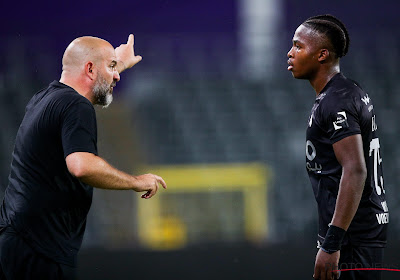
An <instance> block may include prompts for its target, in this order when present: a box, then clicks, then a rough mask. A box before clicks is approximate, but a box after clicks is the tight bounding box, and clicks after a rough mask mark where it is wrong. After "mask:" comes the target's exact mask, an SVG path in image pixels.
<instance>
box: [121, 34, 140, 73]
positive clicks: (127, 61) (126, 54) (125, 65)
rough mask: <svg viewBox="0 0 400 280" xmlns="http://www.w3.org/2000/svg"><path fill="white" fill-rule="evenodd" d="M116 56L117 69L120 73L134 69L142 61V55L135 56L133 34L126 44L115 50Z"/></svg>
mask: <svg viewBox="0 0 400 280" xmlns="http://www.w3.org/2000/svg"><path fill="white" fill-rule="evenodd" d="M115 55H116V56H117V69H118V72H119V73H121V72H122V71H124V70H126V69H129V68H131V67H133V66H134V65H135V64H137V63H138V62H139V61H141V60H142V57H141V56H140V55H135V50H134V37H133V34H130V35H129V37H128V42H127V43H126V44H121V45H120V46H119V47H117V48H116V49H115Z"/></svg>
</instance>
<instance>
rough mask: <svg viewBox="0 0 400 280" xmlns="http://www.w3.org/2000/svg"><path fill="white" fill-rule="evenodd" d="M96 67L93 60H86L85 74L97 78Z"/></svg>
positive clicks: (92, 78)
mask: <svg viewBox="0 0 400 280" xmlns="http://www.w3.org/2000/svg"><path fill="white" fill-rule="evenodd" d="M95 70H96V69H95V68H94V64H93V62H91V61H88V62H86V64H85V74H86V75H87V76H88V77H89V78H90V79H91V80H94V79H95V78H96V71H95Z"/></svg>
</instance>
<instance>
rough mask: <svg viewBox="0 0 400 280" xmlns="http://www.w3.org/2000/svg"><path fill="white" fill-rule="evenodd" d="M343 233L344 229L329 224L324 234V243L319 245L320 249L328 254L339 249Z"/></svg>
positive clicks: (344, 232)
mask: <svg viewBox="0 0 400 280" xmlns="http://www.w3.org/2000/svg"><path fill="white" fill-rule="evenodd" d="M345 234H346V231H345V230H344V229H342V228H340V227H337V226H334V225H330V226H329V229H328V232H327V233H326V235H325V240H324V243H322V245H321V250H322V251H324V252H325V253H328V254H332V253H335V252H337V251H339V250H340V247H341V246H342V241H343V239H344V236H345Z"/></svg>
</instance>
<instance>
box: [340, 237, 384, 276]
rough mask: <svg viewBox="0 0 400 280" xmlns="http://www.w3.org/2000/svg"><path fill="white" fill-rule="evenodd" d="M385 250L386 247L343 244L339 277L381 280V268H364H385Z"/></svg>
mask: <svg viewBox="0 0 400 280" xmlns="http://www.w3.org/2000/svg"><path fill="white" fill-rule="evenodd" d="M383 251H384V248H378V247H354V246H351V245H346V246H342V248H341V250H340V260H339V269H340V270H341V275H340V278H339V279H340V280H359V279H363V280H380V279H381V271H380V270H362V268H368V269H370V268H372V269H379V268H383ZM346 269H348V270H346ZM349 269H351V270H349Z"/></svg>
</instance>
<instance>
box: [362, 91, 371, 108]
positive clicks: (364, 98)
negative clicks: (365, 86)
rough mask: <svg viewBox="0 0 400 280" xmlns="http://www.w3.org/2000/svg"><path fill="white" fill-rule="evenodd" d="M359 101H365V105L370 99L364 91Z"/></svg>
mask: <svg viewBox="0 0 400 280" xmlns="http://www.w3.org/2000/svg"><path fill="white" fill-rule="evenodd" d="M361 101H362V102H364V103H365V105H368V103H369V102H370V101H371V99H370V98H369V96H368V94H367V93H366V94H365V96H364V97H363V98H361Z"/></svg>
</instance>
